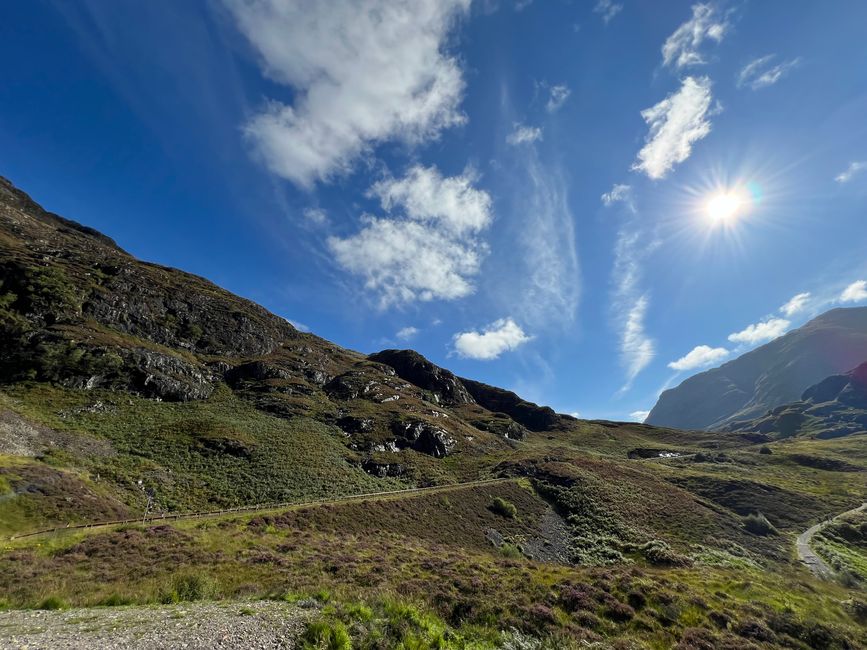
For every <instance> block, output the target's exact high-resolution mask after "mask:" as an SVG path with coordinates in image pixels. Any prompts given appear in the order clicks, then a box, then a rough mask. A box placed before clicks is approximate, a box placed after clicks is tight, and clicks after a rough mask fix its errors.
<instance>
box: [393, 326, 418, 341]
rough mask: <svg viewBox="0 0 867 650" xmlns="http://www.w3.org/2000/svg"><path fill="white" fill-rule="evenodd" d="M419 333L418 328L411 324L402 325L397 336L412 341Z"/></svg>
mask: <svg viewBox="0 0 867 650" xmlns="http://www.w3.org/2000/svg"><path fill="white" fill-rule="evenodd" d="M416 335H418V328H417V327H412V326H411V325H410V326H408V327H402V328H401V329H399V330H397V333H396V334H395V336H396V337H397V338H399V339H400V340H401V341H410V340H412V339H414V338H415V337H416Z"/></svg>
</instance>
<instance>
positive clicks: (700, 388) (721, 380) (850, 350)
mask: <svg viewBox="0 0 867 650" xmlns="http://www.w3.org/2000/svg"><path fill="white" fill-rule="evenodd" d="M864 359H867V307H857V308H851V309H833V310H831V311H829V312H827V313H825V314H822V315H821V316H819V317H818V318H815V319H813V320H812V321H810V322H809V323H807V324H806V325H804V326H803V327H800V328H799V329H796V330H794V331H792V332H789V333H788V334H786V335H784V336H781V337H780V338H778V339H775V340H774V341H771V342H770V343H768V344H766V345H763V346H761V347H759V348H756V349H755V350H753V351H751V352H748V353H747V354H744V355H742V356H740V357H738V358H737V359H735V360H733V361H729V362H728V363H726V364H723V365H722V366H720V367H719V368H714V369H712V370H708V371H706V372H702V373H699V374H697V375H694V376H693V377H690V378H689V379H687V380H685V381H684V382H683V383H681V384H680V385H679V386H677V387H676V388H672V389H670V390H667V391H665V392H664V393H663V394H662V395H661V396H660V398H659V401H658V402H657V403H656V406H654V407H653V410H652V411H651V412H650V415H649V416H648V417H647V419H646V420H645V422H646V423H647V424H652V425H657V426H669V427H676V428H680V429H710V430H716V429H730V428H731V427H732V425H735V424H736V423H737V422H746V421H749V420H751V419H753V418H756V417H761V416H762V415H764V414H765V413H767V411H768V410H770V409H772V408H774V407H777V406H782V405H784V404H788V403H791V402H794V401H796V400H798V399H799V397H800V396H801V394H802V393H803V392H804V390H806V389H807V388H808V387H810V386H812V385H814V384H816V383H817V382H820V381H822V380H823V379H825V378H826V377H829V376H831V375H838V374H841V373H845V372H847V371H849V370H850V369H852V368H854V367H855V366H857V365H858V364H859V363H861V362H862V361H864Z"/></svg>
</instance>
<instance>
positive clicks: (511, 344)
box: [454, 318, 532, 361]
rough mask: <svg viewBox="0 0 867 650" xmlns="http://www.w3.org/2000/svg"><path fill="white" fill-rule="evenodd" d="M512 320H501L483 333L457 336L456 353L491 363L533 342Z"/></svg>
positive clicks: (471, 332)
mask: <svg viewBox="0 0 867 650" xmlns="http://www.w3.org/2000/svg"><path fill="white" fill-rule="evenodd" d="M531 339H532V337H531V336H527V335H526V334H525V333H524V330H522V329H521V327H520V326H519V325H518V324H517V323H516V322H515V321H514V320H512V319H511V318H501V319H500V320H497V321H494V322H493V323H491V324H490V325H488V326H487V327H486V328H484V330H482V331H481V332H476V331H470V332H461V333H459V334H455V336H454V344H455V351H456V352H457V353H458V354H459V355H460V356H462V357H467V358H469V359H480V360H483V361H489V360H491V359H496V358H497V357H499V356H500V355H501V354H502V353H503V352H507V351H509V350H514V349H516V348H517V347H519V346H521V345H523V344H524V343H526V342H527V341H529V340H531Z"/></svg>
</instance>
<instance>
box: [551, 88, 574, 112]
mask: <svg viewBox="0 0 867 650" xmlns="http://www.w3.org/2000/svg"><path fill="white" fill-rule="evenodd" d="M571 94H572V91H571V90H569V88H568V86H565V85H563V84H558V85H556V86H551V94H550V96H549V97H548V103H547V104H545V110H547V111H548V112H549V113H554V112H556V111H558V110H560V107H561V106H563V104H565V103H566V100H567V99H569V95H571Z"/></svg>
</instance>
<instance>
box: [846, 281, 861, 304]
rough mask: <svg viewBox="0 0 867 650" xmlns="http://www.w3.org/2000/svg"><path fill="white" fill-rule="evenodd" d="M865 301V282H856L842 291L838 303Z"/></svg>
mask: <svg viewBox="0 0 867 650" xmlns="http://www.w3.org/2000/svg"><path fill="white" fill-rule="evenodd" d="M863 300H867V280H858V281H857V282H853V283H852V284H850V285H849V286H848V287H846V288H845V289H843V293H841V294H840V302H861V301H863Z"/></svg>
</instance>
